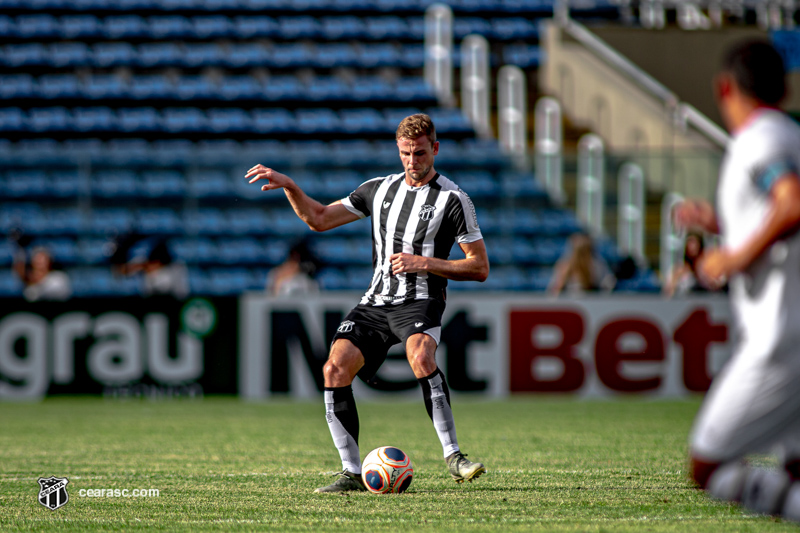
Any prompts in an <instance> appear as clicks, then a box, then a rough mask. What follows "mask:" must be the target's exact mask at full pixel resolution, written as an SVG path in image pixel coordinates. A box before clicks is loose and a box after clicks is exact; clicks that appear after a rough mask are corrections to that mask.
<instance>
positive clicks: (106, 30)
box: [103, 15, 149, 44]
mask: <svg viewBox="0 0 800 533" xmlns="http://www.w3.org/2000/svg"><path fill="white" fill-rule="evenodd" d="M148 34H149V30H148V28H147V22H145V20H144V19H143V18H142V17H140V16H138V15H115V16H110V17H106V18H105V20H104V21H103V35H104V36H105V37H107V38H109V39H120V40H121V39H130V38H137V37H144V36H145V35H148ZM109 44H110V43H109Z"/></svg>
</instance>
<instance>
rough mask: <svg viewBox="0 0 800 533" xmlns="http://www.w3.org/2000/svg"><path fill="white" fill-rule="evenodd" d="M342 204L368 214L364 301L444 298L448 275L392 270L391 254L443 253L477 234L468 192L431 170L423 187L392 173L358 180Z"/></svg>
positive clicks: (380, 302)
mask: <svg viewBox="0 0 800 533" xmlns="http://www.w3.org/2000/svg"><path fill="white" fill-rule="evenodd" d="M342 204H343V205H344V206H345V207H346V208H347V209H348V210H349V211H350V212H352V213H353V214H355V215H358V216H359V217H361V218H365V217H368V216H372V265H373V267H374V272H373V274H372V281H371V283H370V286H369V289H368V290H367V292H366V293H365V294H364V297H363V298H362V299H361V303H362V304H365V305H374V306H382V305H386V304H400V303H403V302H404V301H406V300H425V299H430V298H444V297H445V287H447V279H445V278H443V277H441V276H436V275H434V274H429V273H427V272H417V273H402V274H398V275H394V274H392V265H391V261H390V257H391V255H392V254H394V253H400V252H404V253H409V254H415V255H422V256H425V257H437V258H439V259H447V258H448V257H449V256H450V250H451V249H452V247H453V244H454V243H456V242H457V243H470V242H475V241H478V240H481V239H482V238H483V236H482V235H481V230H480V228H479V227H478V217H477V216H476V214H475V207H474V206H473V205H472V201H471V200H470V199H469V196H467V194H466V193H465V192H464V191H462V190H461V189H460V188H459V187H458V185H456V184H455V183H453V182H452V181H451V180H449V179H447V178H446V177H444V176H442V175H441V174H438V173H437V174H436V175H435V176H434V177H433V179H431V180H430V181H429V182H428V183H426V184H425V185H423V186H422V187H412V186H410V185H408V184H407V183H406V182H405V174H404V173H400V174H393V175H391V176H386V177H382V178H375V179H371V180H369V181H366V182H364V183H362V184H361V185H360V186H359V187H358V189H356V190H355V191H353V192H352V193H351V194H350V196H348V197H347V198H343V199H342Z"/></svg>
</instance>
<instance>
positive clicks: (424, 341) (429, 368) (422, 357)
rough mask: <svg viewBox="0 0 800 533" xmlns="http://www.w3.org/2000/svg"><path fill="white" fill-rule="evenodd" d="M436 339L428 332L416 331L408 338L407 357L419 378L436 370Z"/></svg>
mask: <svg viewBox="0 0 800 533" xmlns="http://www.w3.org/2000/svg"><path fill="white" fill-rule="evenodd" d="M436 347H437V344H436V340H435V339H434V338H433V337H431V336H430V335H428V334H427V333H415V334H413V335H411V336H410V337H409V338H408V339H406V357H407V358H408V363H409V364H410V365H411V370H413V371H414V375H415V376H416V377H417V378H424V377H427V376H430V375H431V374H433V373H434V372H435V371H436V366H437V365H436Z"/></svg>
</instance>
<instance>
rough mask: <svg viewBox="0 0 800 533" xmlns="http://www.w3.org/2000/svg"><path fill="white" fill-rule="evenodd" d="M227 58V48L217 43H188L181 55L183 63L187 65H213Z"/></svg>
mask: <svg viewBox="0 0 800 533" xmlns="http://www.w3.org/2000/svg"><path fill="white" fill-rule="evenodd" d="M226 60H227V54H226V53H225V50H223V48H222V47H221V46H219V45H218V44H216V43H187V44H185V45H184V47H183V54H182V56H181V64H182V65H185V66H187V67H211V66H216V65H221V64H223V63H225V61H226Z"/></svg>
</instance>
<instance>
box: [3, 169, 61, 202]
mask: <svg viewBox="0 0 800 533" xmlns="http://www.w3.org/2000/svg"><path fill="white" fill-rule="evenodd" d="M48 185H49V180H48V179H47V174H46V173H45V171H43V170H36V169H17V170H7V171H6V172H5V184H4V187H3V193H4V194H6V195H8V196H9V197H11V198H41V197H44V196H49V195H50V187H49V186H48Z"/></svg>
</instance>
